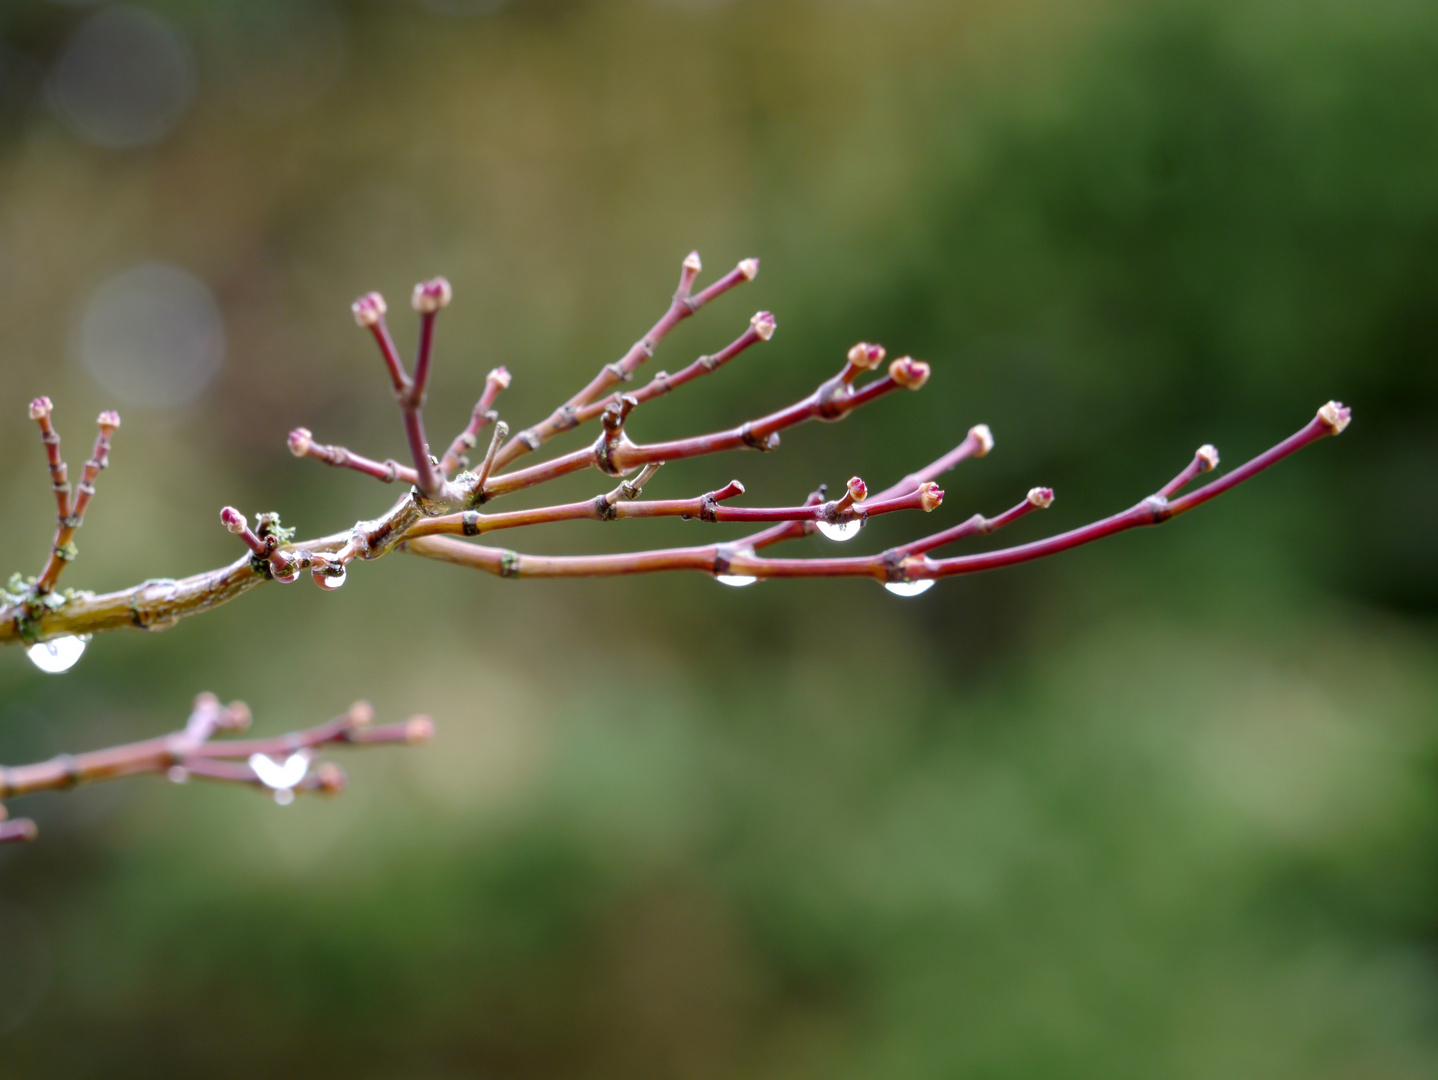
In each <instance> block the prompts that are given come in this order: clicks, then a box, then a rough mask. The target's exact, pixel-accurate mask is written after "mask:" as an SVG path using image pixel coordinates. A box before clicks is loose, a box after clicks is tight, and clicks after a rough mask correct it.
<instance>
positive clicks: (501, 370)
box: [486, 367, 510, 390]
mask: <svg viewBox="0 0 1438 1080" xmlns="http://www.w3.org/2000/svg"><path fill="white" fill-rule="evenodd" d="M486 381H487V382H492V383H497V384H498V385H499V388H500V389H501V390H508V389H509V381H510V375H509V369H508V368H506V367H497V368H495V369H494V370H493V371H491V372H490V373H489V375H488V376H486Z"/></svg>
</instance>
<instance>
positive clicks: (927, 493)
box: [919, 480, 944, 514]
mask: <svg viewBox="0 0 1438 1080" xmlns="http://www.w3.org/2000/svg"><path fill="white" fill-rule="evenodd" d="M943 501H944V489H943V488H941V487H939V485H938V484H936V483H934V482H933V481H932V480H928V481H925V482H924V483H922V484H920V485H919V506H920V508H921V509H922V510H923V511H924V513H926V514H930V513H933V511H935V510H937V509H938V508H939V506H940V505H941V504H942V503H943Z"/></svg>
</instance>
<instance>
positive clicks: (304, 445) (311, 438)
mask: <svg viewBox="0 0 1438 1080" xmlns="http://www.w3.org/2000/svg"><path fill="white" fill-rule="evenodd" d="M287 442H288V445H289V448H290V453H292V454H294V455H295V457H304V456H306V455H307V454H308V453H309V452H310V447H311V446H313V445H314V443H315V435H314V432H312V431H311V430H310V429H309V428H302V427H297V428H295V430H294V431H292V432H290V437H289V439H288V440H287Z"/></svg>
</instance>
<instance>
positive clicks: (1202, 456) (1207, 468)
mask: <svg viewBox="0 0 1438 1080" xmlns="http://www.w3.org/2000/svg"><path fill="white" fill-rule="evenodd" d="M1197 457H1198V468H1199V471H1200V472H1213V470H1214V469H1216V468H1218V447H1216V446H1213V445H1211V444H1210V443H1204V444H1203V445H1202V446H1200V447H1199V448H1198V454H1197Z"/></svg>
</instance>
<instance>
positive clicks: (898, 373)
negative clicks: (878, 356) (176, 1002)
mask: <svg viewBox="0 0 1438 1080" xmlns="http://www.w3.org/2000/svg"><path fill="white" fill-rule="evenodd" d="M889 377H890V378H892V379H893V380H894V381H895V382H896V383H898V384H899V385H900V386H904V387H908V389H910V390H917V389H919V387H921V386H923V385H924V383H926V382H928V381H929V365H928V364H926V363H924V362H923V361H922V360H915V359H914V358H913V357H912V356H901V357H899V358H898V359H897V360H895V361H894V362H893V363H892V364H890V365H889Z"/></svg>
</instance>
